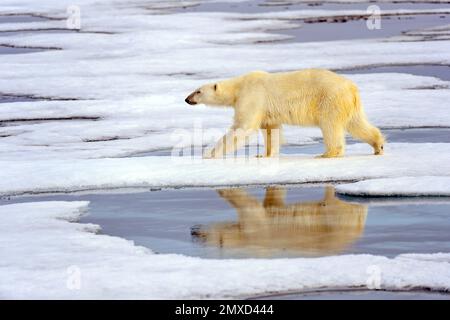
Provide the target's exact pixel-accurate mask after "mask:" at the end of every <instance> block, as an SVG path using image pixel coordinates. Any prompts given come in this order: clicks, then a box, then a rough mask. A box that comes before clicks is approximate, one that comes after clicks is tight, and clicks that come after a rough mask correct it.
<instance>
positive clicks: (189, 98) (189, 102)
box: [184, 92, 197, 105]
mask: <svg viewBox="0 0 450 320" xmlns="http://www.w3.org/2000/svg"><path fill="white" fill-rule="evenodd" d="M194 95H195V92H194V93H191V94H190V95H189V96H188V97H187V98H186V99H184V101H186V103H187V104H190V105H194V104H197V102H195V101H194Z"/></svg>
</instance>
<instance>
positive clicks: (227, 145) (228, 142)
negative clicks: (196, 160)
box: [203, 127, 255, 159]
mask: <svg viewBox="0 0 450 320" xmlns="http://www.w3.org/2000/svg"><path fill="white" fill-rule="evenodd" d="M254 132H255V130H251V129H247V130H246V129H241V128H234V127H232V128H231V129H230V130H229V131H228V132H227V134H225V135H224V136H223V137H222V138H220V139H219V141H217V144H216V146H215V147H214V148H213V149H212V150H211V151H209V152H206V153H205V154H204V155H203V158H205V159H207V158H215V159H219V158H223V157H225V155H226V154H228V153H235V152H236V151H237V150H238V149H239V148H240V147H242V146H244V145H245V144H246V142H247V141H248V138H249V136H250V135H251V134H253V133H254Z"/></svg>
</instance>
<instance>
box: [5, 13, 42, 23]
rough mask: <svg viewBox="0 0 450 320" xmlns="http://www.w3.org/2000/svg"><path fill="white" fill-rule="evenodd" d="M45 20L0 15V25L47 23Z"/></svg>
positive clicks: (24, 16) (26, 16)
mask: <svg viewBox="0 0 450 320" xmlns="http://www.w3.org/2000/svg"><path fill="white" fill-rule="evenodd" d="M47 20H48V19H47V18H44V17H39V16H32V15H25V14H16V15H0V23H21V22H39V21H47Z"/></svg>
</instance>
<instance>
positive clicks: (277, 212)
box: [192, 187, 367, 256]
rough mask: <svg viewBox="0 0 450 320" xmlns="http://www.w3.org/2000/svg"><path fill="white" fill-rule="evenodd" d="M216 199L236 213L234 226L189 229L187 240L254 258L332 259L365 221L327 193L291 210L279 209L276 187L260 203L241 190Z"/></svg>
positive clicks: (280, 191) (359, 210)
mask: <svg viewBox="0 0 450 320" xmlns="http://www.w3.org/2000/svg"><path fill="white" fill-rule="evenodd" d="M218 193H219V195H220V196H221V197H222V198H223V199H225V200H226V201H227V202H228V203H229V204H230V205H231V206H232V207H234V208H235V209H236V211H237V215H238V221H237V222H224V223H216V224H212V225H210V226H207V227H205V226H199V227H195V228H193V229H192V235H193V237H194V238H196V239H199V240H202V241H203V242H204V243H205V244H207V245H215V246H219V247H221V248H224V249H230V248H234V249H243V250H244V251H246V252H248V253H251V254H252V255H254V256H270V255H279V254H280V253H282V254H295V255H304V256H319V255H327V254H336V253H339V252H342V251H344V250H345V249H346V248H347V247H349V246H350V245H351V244H352V243H353V242H355V241H356V240H357V239H358V238H359V237H360V236H361V234H362V232H363V230H364V224H365V221H366V215H367V206H365V205H361V204H356V203H349V202H345V201H342V200H340V199H338V198H336V196H335V192H334V188H333V187H327V188H326V189H325V195H324V197H323V199H322V200H320V201H310V202H298V203H294V204H286V203H285V197H286V190H285V189H284V188H281V187H270V188H267V189H266V194H265V198H264V200H263V201H262V202H261V201H259V200H258V199H256V198H255V197H253V196H251V195H249V194H248V193H247V192H246V191H244V190H243V189H237V188H236V189H235V188H233V189H221V190H218ZM249 251H250V252H249ZM282 251H283V252H282Z"/></svg>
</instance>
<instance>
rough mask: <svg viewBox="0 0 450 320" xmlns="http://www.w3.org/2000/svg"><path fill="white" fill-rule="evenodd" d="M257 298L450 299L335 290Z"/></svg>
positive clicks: (428, 294)
mask: <svg viewBox="0 0 450 320" xmlns="http://www.w3.org/2000/svg"><path fill="white" fill-rule="evenodd" d="M254 299H258V300H450V295H449V294H445V293H439V292H428V291H382V290H341V291H339V290H336V291H317V292H310V293H293V294H283V295H271V296H264V297H255V298H254Z"/></svg>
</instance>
